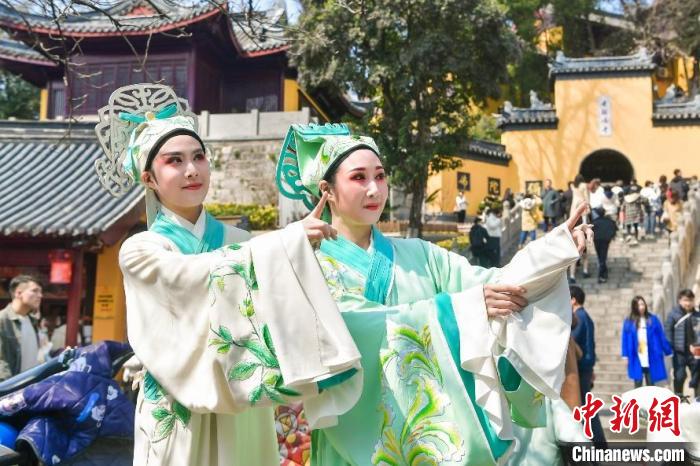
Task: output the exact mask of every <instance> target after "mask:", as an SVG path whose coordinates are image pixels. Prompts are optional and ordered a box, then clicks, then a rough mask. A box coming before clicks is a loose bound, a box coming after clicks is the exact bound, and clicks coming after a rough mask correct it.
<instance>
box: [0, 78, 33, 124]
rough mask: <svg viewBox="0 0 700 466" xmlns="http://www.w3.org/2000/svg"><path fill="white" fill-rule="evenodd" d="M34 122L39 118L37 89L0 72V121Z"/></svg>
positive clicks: (19, 79) (20, 79)
mask: <svg viewBox="0 0 700 466" xmlns="http://www.w3.org/2000/svg"><path fill="white" fill-rule="evenodd" d="M9 117H14V118H19V119H25V120H35V119H37V118H38V117H39V88H37V87H35V86H33V85H32V84H30V83H28V82H27V81H25V80H24V79H22V78H20V77H19V76H17V75H15V74H12V73H10V72H8V71H4V70H0V119H2V120H6V119H7V118H9Z"/></svg>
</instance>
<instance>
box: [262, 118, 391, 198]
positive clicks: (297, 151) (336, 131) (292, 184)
mask: <svg viewBox="0 0 700 466" xmlns="http://www.w3.org/2000/svg"><path fill="white" fill-rule="evenodd" d="M358 149H369V150H371V151H373V152H375V153H376V154H377V155H379V148H378V147H377V144H376V143H375V142H374V139H372V138H370V137H367V136H353V135H351V134H350V130H349V129H348V127H347V125H345V124H338V123H334V124H331V123H327V124H325V125H316V124H309V125H292V126H291V127H290V128H289V131H288V132H287V137H286V138H285V139H284V144H283V145H282V151H281V152H280V157H279V160H278V161H277V176H276V180H277V187H278V188H279V190H280V192H281V193H282V195H283V196H285V197H288V198H290V199H298V200H301V201H303V202H304V205H306V207H307V208H309V209H313V207H314V198H318V197H319V194H320V193H319V187H318V185H319V183H320V182H321V180H323V178H324V177H325V176H326V173H328V170H329V169H330V168H335V167H337V166H338V164H339V163H340V162H342V161H343V159H344V158H345V156H347V155H348V154H350V153H351V152H354V151H356V150H358Z"/></svg>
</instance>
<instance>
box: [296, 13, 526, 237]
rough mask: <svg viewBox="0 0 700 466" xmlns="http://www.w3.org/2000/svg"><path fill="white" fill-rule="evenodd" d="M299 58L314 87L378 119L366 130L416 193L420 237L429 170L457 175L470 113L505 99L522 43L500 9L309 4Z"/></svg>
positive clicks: (395, 176)
mask: <svg viewBox="0 0 700 466" xmlns="http://www.w3.org/2000/svg"><path fill="white" fill-rule="evenodd" d="M302 4H303V9H304V11H303V13H302V15H301V17H300V20H299V25H298V28H297V30H296V32H295V33H294V34H293V38H292V39H293V40H292V50H291V56H292V59H293V61H294V62H295V64H296V65H297V67H298V69H299V80H300V81H301V83H302V85H304V86H307V87H316V86H323V87H327V88H330V89H332V90H334V91H337V92H342V91H348V90H352V91H354V92H356V93H357V94H358V95H359V96H361V97H363V98H367V99H371V100H372V102H373V103H374V105H375V107H374V113H372V112H368V114H367V115H365V117H364V119H363V120H362V121H360V122H358V125H359V126H360V129H361V130H362V131H363V132H365V133H369V134H370V135H372V136H374V137H375V139H376V140H377V143H378V144H379V146H380V148H381V150H382V153H383V156H384V160H385V167H386V168H387V170H388V171H389V172H390V174H391V177H392V183H393V184H395V185H397V186H398V187H401V188H403V189H405V190H407V191H408V192H411V193H413V201H412V203H411V211H410V228H411V229H412V230H413V231H412V233H418V232H419V231H420V227H421V224H420V210H421V206H422V204H423V197H424V196H425V187H426V182H427V179H428V173H429V170H432V171H433V172H438V171H440V170H443V169H446V168H454V163H455V161H454V159H453V158H452V157H450V156H451V155H454V153H456V152H457V150H458V149H459V148H460V147H463V146H464V144H465V142H466V140H467V137H468V131H467V130H468V128H469V125H470V119H469V118H467V117H466V116H465V115H466V114H467V112H466V109H467V108H468V106H469V104H470V103H472V102H475V103H477V104H479V103H482V102H484V100H485V99H486V98H487V97H494V98H497V97H498V96H499V95H500V87H499V84H501V83H504V82H506V80H507V66H506V65H507V63H509V62H510V61H511V60H512V59H513V58H514V56H515V53H514V52H515V37H514V34H513V33H512V31H511V29H510V28H509V26H508V24H507V22H506V18H505V15H504V13H505V9H504V8H503V6H502V5H500V4H499V3H498V2H496V1H493V0H472V1H469V2H464V1H456V0H347V1H343V2H317V1H314V0H305V1H303V2H302Z"/></svg>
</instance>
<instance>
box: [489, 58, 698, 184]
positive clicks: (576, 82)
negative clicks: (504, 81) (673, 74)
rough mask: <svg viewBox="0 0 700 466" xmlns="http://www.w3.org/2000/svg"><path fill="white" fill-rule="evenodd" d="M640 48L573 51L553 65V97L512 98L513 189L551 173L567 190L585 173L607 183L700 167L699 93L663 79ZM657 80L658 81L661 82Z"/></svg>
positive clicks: (507, 120) (507, 132)
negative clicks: (524, 102) (516, 102)
mask: <svg viewBox="0 0 700 466" xmlns="http://www.w3.org/2000/svg"><path fill="white" fill-rule="evenodd" d="M658 71H659V68H658V67H657V65H656V64H655V63H654V61H653V60H652V57H651V56H650V55H649V54H648V53H647V52H646V51H645V50H644V49H641V50H640V51H639V52H638V53H636V54H634V55H630V56H619V57H593V58H569V57H566V56H564V54H563V53H561V52H560V53H558V54H557V56H556V59H555V60H554V61H553V63H551V65H550V76H551V78H552V80H553V83H554V94H553V95H554V102H553V103H551V104H550V103H543V102H541V101H540V100H539V99H538V98H537V95H536V94H534V93H533V94H531V102H530V108H516V107H513V106H512V105H510V104H509V103H508V102H506V103H505V105H504V108H503V111H502V113H501V114H500V116H499V118H498V120H499V122H498V124H499V126H500V128H501V130H502V131H503V133H502V137H501V143H502V144H503V145H504V146H505V148H506V151H507V152H508V154H510V155H511V157H512V162H511V169H512V171H513V172H512V177H511V180H512V183H513V188H514V189H517V190H519V191H522V190H525V189H526V188H528V187H529V188H531V189H535V190H536V189H538V187H539V186H541V183H542V181H543V180H544V179H546V178H551V179H552V180H553V183H554V186H555V187H557V188H562V189H566V186H567V182H569V181H571V180H573V179H574V177H575V176H576V175H577V174H578V173H580V174H582V175H583V176H584V178H586V179H587V180H590V179H592V178H600V179H601V180H602V181H604V182H615V181H617V180H623V181H625V182H629V181H631V180H632V179H636V180H637V181H638V182H639V183H640V184H643V183H644V181H646V180H651V181H657V180H658V178H659V176H660V175H662V174H664V175H667V176H668V177H669V178H670V177H672V176H673V170H674V169H676V168H680V169H681V170H682V171H683V174H684V175H685V176H690V175H693V174H700V159H698V157H697V148H698V147H700V96H686V95H683V94H682V93H681V92H678V89H677V88H676V86H675V85H672V84H671V85H669V84H668V83H667V82H664V83H663V84H664V89H663V93H662V97H661V98H660V99H655V98H654V97H655V94H656V93H657V92H660V91H659V80H658V79H656V75H657V74H658ZM655 87H656V88H655Z"/></svg>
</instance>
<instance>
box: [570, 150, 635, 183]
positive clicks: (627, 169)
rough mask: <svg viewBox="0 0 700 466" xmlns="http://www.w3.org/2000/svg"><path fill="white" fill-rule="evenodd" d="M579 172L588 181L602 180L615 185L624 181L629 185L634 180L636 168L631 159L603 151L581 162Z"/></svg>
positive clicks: (612, 151)
mask: <svg viewBox="0 0 700 466" xmlns="http://www.w3.org/2000/svg"><path fill="white" fill-rule="evenodd" d="M579 172H580V173H581V175H583V177H584V178H585V179H586V180H587V181H588V180H591V179H593V178H600V179H601V181H603V182H610V183H614V182H615V181H617V180H622V181H624V182H625V184H627V183H629V182H630V181H632V178H634V168H633V167H632V164H631V163H630V161H629V159H628V158H627V157H625V156H624V155H622V154H621V153H619V152H617V151H615V150H611V149H601V150H597V151H595V152H592V153H591V154H589V155H588V156H587V157H586V158H585V159H583V161H582V162H581V168H580V170H579Z"/></svg>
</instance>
